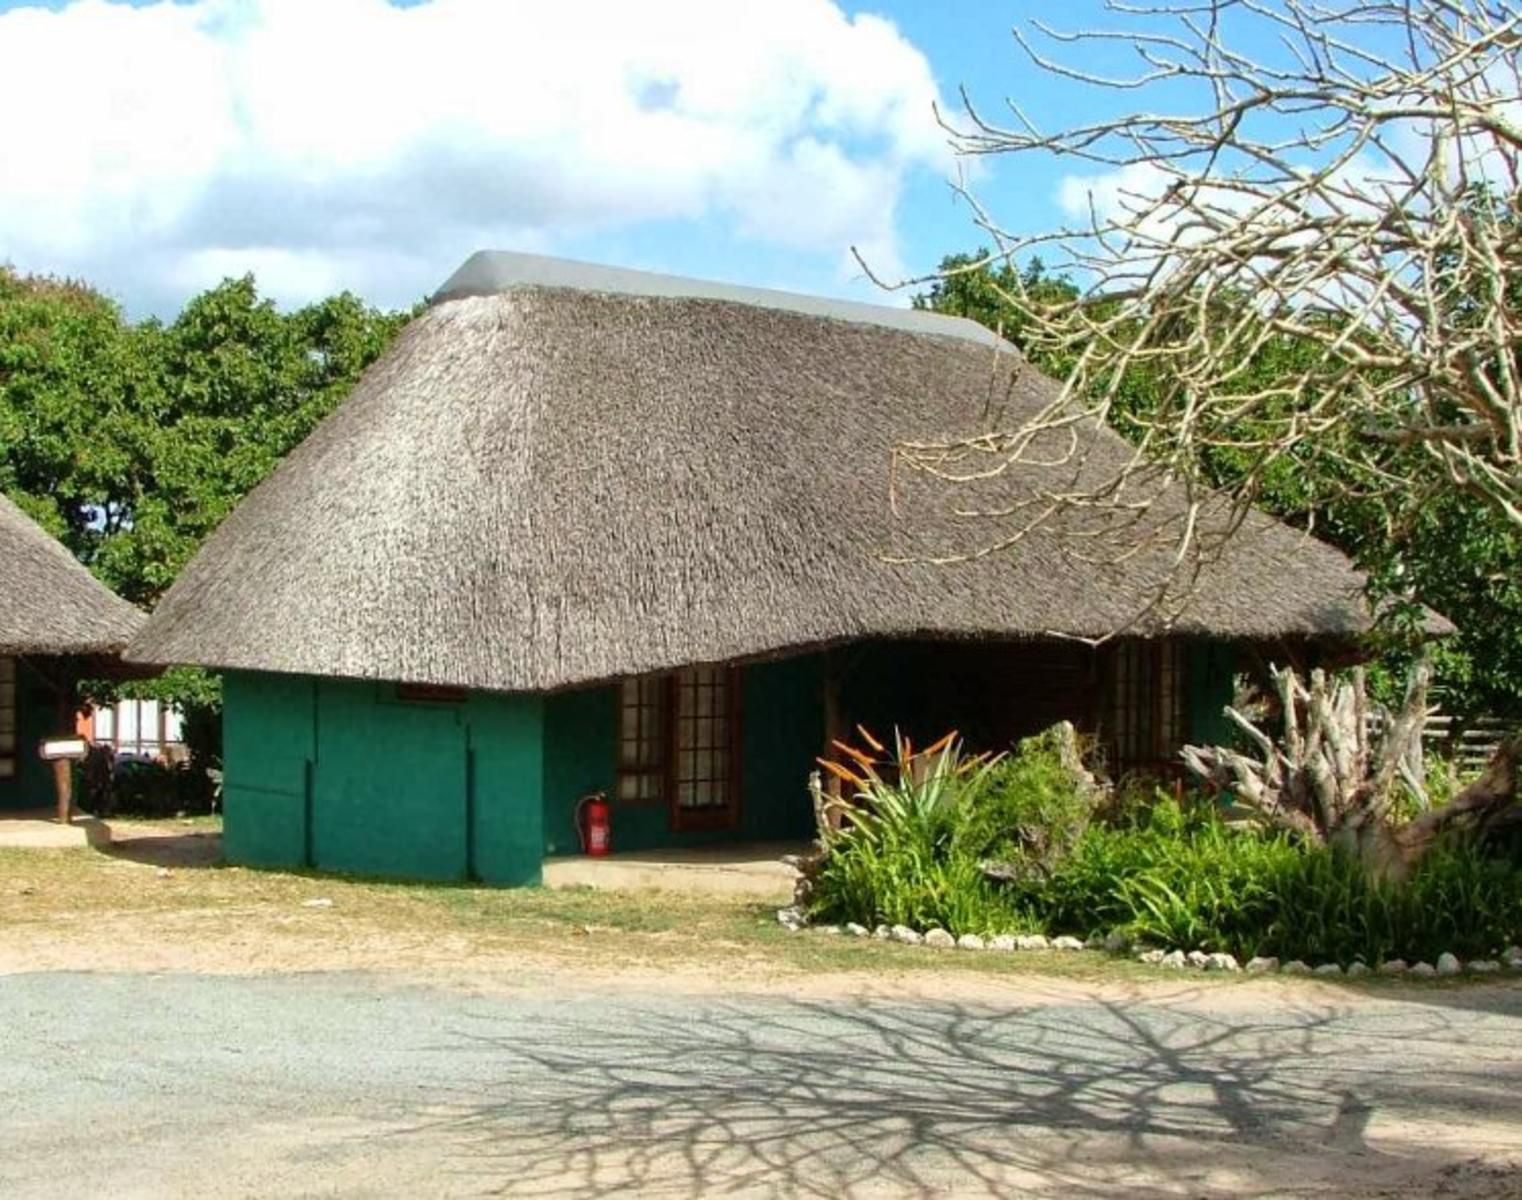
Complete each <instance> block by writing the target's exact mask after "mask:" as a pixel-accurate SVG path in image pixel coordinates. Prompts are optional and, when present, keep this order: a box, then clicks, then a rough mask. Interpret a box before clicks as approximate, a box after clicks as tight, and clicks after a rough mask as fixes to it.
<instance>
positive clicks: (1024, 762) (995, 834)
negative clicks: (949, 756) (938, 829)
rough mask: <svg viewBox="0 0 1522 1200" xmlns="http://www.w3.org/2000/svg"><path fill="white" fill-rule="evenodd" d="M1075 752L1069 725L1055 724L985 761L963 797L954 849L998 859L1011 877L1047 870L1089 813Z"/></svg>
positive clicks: (1089, 794) (1089, 795) (1065, 852)
mask: <svg viewBox="0 0 1522 1200" xmlns="http://www.w3.org/2000/svg"><path fill="white" fill-rule="evenodd" d="M1076 753H1077V747H1076V743H1075V740H1074V736H1073V733H1072V727H1071V726H1066V725H1057V726H1053V727H1052V728H1051V729H1048V730H1046V731H1045V732H1044V733H1040V734H1037V735H1036V736H1035V737H1029V738H1025V739H1024V740H1023V741H1021V742H1020V743H1019V744H1018V745H1017V746H1016V747H1015V752H1014V753H1013V754H1011V755H1009V756H1008V757H1006V758H1003V759H1000V760H999V761H997V762H995V763H993V764H992V765H991V766H990V767H989V769H988V771H987V772H986V773H985V775H984V776H983V779H982V781H981V784H980V786H979V788H978V789H977V791H976V793H975V794H970V795H967V796H966V797H965V798H964V800H965V803H964V807H963V809H962V811H961V813H960V814H959V819H958V821H957V826H956V830H955V832H954V834H953V843H954V849H955V850H956V851H958V852H960V853H962V854H964V855H966V856H967V857H969V858H971V859H973V860H975V861H979V862H993V863H998V864H1001V865H1002V866H1003V867H1004V868H1005V871H1004V872H1003V873H1004V874H1007V875H1010V876H1013V877H1016V878H1019V877H1026V876H1031V877H1037V878H1044V877H1046V876H1047V875H1049V874H1050V873H1051V872H1052V870H1053V869H1054V868H1055V867H1056V866H1057V864H1058V863H1060V862H1061V861H1062V860H1064V859H1065V858H1067V857H1068V856H1069V855H1070V854H1071V853H1072V852H1073V850H1074V848H1076V847H1077V845H1078V842H1079V840H1080V839H1081V838H1082V837H1083V832H1084V830H1085V829H1087V828H1088V824H1089V820H1090V818H1091V817H1092V815H1093V812H1094V801H1095V796H1096V789H1095V788H1094V787H1092V786H1090V785H1089V784H1088V782H1087V781H1086V780H1083V779H1081V778H1080V776H1079V771H1081V765H1079V764H1077V763H1076V762H1075V756H1076ZM1075 768H1076V769H1075Z"/></svg>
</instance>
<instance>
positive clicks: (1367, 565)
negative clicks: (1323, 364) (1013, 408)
mask: <svg viewBox="0 0 1522 1200" xmlns="http://www.w3.org/2000/svg"><path fill="white" fill-rule="evenodd" d="M990 259H991V256H990V254H989V252H988V251H987V250H986V249H983V250H978V251H975V252H973V253H971V254H953V255H949V256H947V257H946V258H944V259H942V260H941V265H940V275H939V277H938V278H936V279H935V280H934V282H933V283H932V285H931V287H930V288H929V289H928V290H927V291H925V292H921V293H919V294H918V295H916V296H915V297H914V304H915V307H917V308H923V309H930V310H933V311H936V312H942V313H947V314H950V315H955V316H962V317H967V318H969V319H971V320H975V321H978V322H980V323H981V324H983V325H986V326H987V327H989V328H990V329H995V330H999V331H1001V332H1002V333H1003V335H1004V336H1005V337H1006V338H1007V339H1009V340H1010V341H1011V342H1013V343H1014V344H1015V345H1016V346H1018V347H1020V348H1021V349H1022V350H1023V351H1025V352H1026V353H1027V354H1028V355H1031V356H1032V358H1033V359H1034V361H1035V363H1036V365H1037V366H1039V367H1041V368H1042V369H1043V370H1045V371H1046V372H1047V373H1048V374H1052V375H1056V376H1059V377H1060V376H1062V375H1063V374H1064V373H1065V369H1064V367H1063V364H1061V363H1060V362H1051V361H1048V360H1046V359H1044V358H1042V357H1040V354H1041V351H1040V348H1039V347H1033V346H1031V345H1030V344H1029V338H1028V336H1027V331H1028V326H1029V318H1028V317H1026V316H1024V315H1023V314H1022V313H1021V312H1020V311H1019V310H1018V309H1016V308H1015V307H1014V306H1013V304H1012V302H1011V299H1010V298H1011V297H1013V296H1015V295H1016V294H1017V293H1018V294H1019V295H1020V296H1022V297H1029V298H1038V297H1039V300H1038V301H1037V302H1038V303H1042V304H1050V303H1059V302H1064V301H1066V300H1068V299H1070V298H1071V297H1072V296H1073V295H1076V292H1077V289H1076V287H1075V286H1074V285H1073V284H1072V283H1071V282H1070V281H1069V280H1066V279H1057V278H1053V277H1052V276H1050V275H1049V274H1047V273H1046V272H1045V270H1044V268H1042V267H1041V264H1040V261H1039V260H1035V261H1033V262H1032V263H1031V264H1030V265H1029V266H1027V267H1026V268H1025V269H1024V271H1023V272H1022V274H1023V276H1024V278H1022V279H1016V278H1015V271H1014V268H1013V267H1012V266H1011V265H1010V264H1008V263H994V262H991V261H990ZM1027 302H1029V301H1027ZM1315 353H1316V347H1315V346H1314V344H1311V343H1308V342H1306V341H1304V340H1303V339H1293V338H1288V337H1284V338H1280V339H1277V340H1276V341H1273V342H1270V343H1266V344H1265V345H1264V346H1263V347H1262V348H1261V349H1260V350H1259V352H1258V353H1257V354H1256V355H1255V356H1254V357H1253V358H1252V360H1251V361H1250V362H1248V363H1246V364H1244V366H1243V369H1242V371H1241V374H1240V377H1239V378H1240V379H1241V380H1242V383H1243V386H1245V387H1247V388H1249V389H1258V388H1262V387H1270V386H1273V384H1274V383H1275V382H1276V381H1278V380H1280V379H1282V378H1284V377H1285V376H1287V375H1293V374H1295V373H1296V372H1298V371H1300V370H1301V369H1303V364H1304V363H1305V362H1306V361H1307V360H1308V359H1310V358H1311V357H1313V356H1314V355H1315ZM1154 395H1155V389H1154V388H1153V384H1152V379H1151V372H1150V371H1143V370H1141V369H1140V368H1133V369H1132V370H1131V371H1130V372H1129V373H1128V374H1127V377H1126V379H1125V380H1124V381H1123V382H1122V385H1121V387H1120V388H1119V390H1118V391H1117V393H1116V398H1115V403H1114V405H1113V407H1112V410H1111V421H1112V423H1113V424H1114V426H1115V427H1116V428H1117V429H1118V431H1119V432H1121V433H1122V434H1123V435H1127V436H1135V435H1136V433H1137V430H1138V423H1135V422H1132V421H1130V420H1129V419H1128V417H1129V415H1130V414H1133V413H1142V414H1149V413H1150V412H1151V409H1152V404H1153V396H1154ZM1237 440H1238V441H1240V442H1243V443H1249V444H1250V443H1251V442H1252V441H1253V436H1252V430H1251V428H1248V429H1246V430H1245V431H1244V432H1243V434H1242V436H1241V437H1240V438H1239V439H1237ZM1311 451H1312V448H1309V447H1302V448H1301V449H1300V450H1299V451H1298V452H1297V453H1295V454H1293V455H1285V456H1283V457H1282V458H1280V459H1278V460H1276V461H1275V462H1274V463H1273V464H1271V465H1269V466H1268V467H1267V468H1266V469H1264V470H1263V471H1262V473H1261V476H1260V478H1259V479H1258V481H1257V485H1256V493H1255V496H1254V502H1255V503H1256V504H1257V505H1258V507H1260V508H1263V509H1264V510H1266V511H1268V512H1271V513H1273V514H1274V515H1275V516H1277V517H1279V518H1280V519H1282V520H1284V521H1287V522H1289V523H1290V524H1293V525H1296V526H1298V527H1301V528H1307V527H1311V526H1314V528H1315V529H1316V532H1317V533H1318V534H1319V535H1320V536H1321V537H1322V538H1324V539H1325V540H1327V541H1329V542H1331V543H1332V544H1333V545H1335V546H1337V547H1338V548H1339V549H1341V550H1343V551H1344V552H1345V553H1347V554H1348V555H1349V556H1350V557H1351V558H1353V560H1354V561H1355V562H1357V564H1358V565H1359V566H1360V567H1361V568H1363V569H1364V570H1365V571H1366V572H1367V573H1368V574H1369V579H1370V593H1371V597H1370V598H1371V600H1372V601H1373V602H1375V603H1376V604H1377V605H1378V607H1379V608H1380V611H1381V612H1382V613H1383V614H1384V615H1385V618H1386V622H1385V623H1386V624H1387V625H1389V626H1391V627H1392V628H1391V629H1390V630H1389V631H1388V632H1389V633H1390V634H1392V635H1394V636H1388V637H1387V636H1383V635H1382V636H1380V637H1378V638H1377V639H1375V646H1376V647H1377V648H1379V649H1381V650H1382V653H1381V654H1380V655H1379V656H1378V658H1377V660H1376V664H1375V667H1374V669H1373V670H1372V671H1371V673H1370V678H1369V686H1370V690H1371V692H1372V693H1373V695H1374V696H1376V697H1377V698H1378V699H1380V700H1382V701H1384V702H1387V703H1390V704H1395V703H1398V702H1399V701H1400V699H1401V692H1402V687H1403V680H1404V678H1405V675H1406V670H1407V668H1408V666H1409V665H1410V639H1409V638H1408V637H1405V636H1400V634H1401V632H1402V631H1401V628H1400V627H1401V625H1402V623H1403V622H1405V621H1407V620H1408V619H1409V618H1410V617H1412V616H1413V615H1415V614H1414V613H1413V611H1412V608H1413V606H1416V605H1425V606H1428V607H1430V608H1431V609H1433V610H1435V611H1437V612H1440V613H1443V614H1444V615H1445V616H1447V617H1449V618H1450V619H1452V620H1453V622H1454V623H1455V625H1457V627H1458V632H1457V634H1455V635H1454V636H1453V637H1451V638H1446V639H1444V640H1443V641H1442V642H1441V643H1440V644H1438V645H1436V646H1433V647H1430V648H1429V650H1428V653H1429V654H1430V656H1431V658H1432V660H1433V687H1434V691H1435V692H1436V693H1438V694H1439V695H1440V697H1441V703H1442V705H1443V707H1444V709H1446V710H1447V711H1450V712H1453V713H1456V714H1458V715H1460V716H1468V715H1473V714H1478V713H1495V714H1503V715H1506V714H1515V715H1519V716H1522V533H1519V532H1518V531H1517V530H1515V529H1514V528H1512V527H1511V526H1510V524H1509V523H1508V522H1507V521H1505V520H1504V518H1502V517H1501V516H1500V514H1498V513H1496V512H1494V511H1493V510H1492V509H1491V508H1490V507H1489V506H1487V505H1485V504H1484V503H1482V502H1481V501H1479V500H1477V499H1476V498H1474V497H1472V496H1468V495H1464V494H1461V493H1451V494H1446V495H1442V496H1439V497H1436V498H1434V499H1433V500H1432V501H1431V502H1429V503H1427V504H1425V505H1422V506H1421V507H1419V508H1417V509H1414V510H1413V511H1411V512H1410V513H1409V514H1408V515H1407V518H1406V520H1405V522H1404V523H1403V525H1402V526H1401V527H1399V528H1392V527H1391V524H1390V521H1389V519H1388V518H1389V513H1388V512H1387V510H1386V507H1385V506H1384V505H1383V504H1381V503H1376V502H1369V501H1367V500H1364V499H1362V498H1360V497H1358V496H1357V495H1356V494H1355V493H1352V492H1350V491H1346V490H1343V489H1342V488H1341V484H1342V483H1343V482H1344V479H1343V474H1342V466H1341V464H1340V463H1339V462H1338V461H1337V459H1336V457H1335V456H1334V455H1328V454H1322V455H1319V456H1318V455H1316V454H1314V453H1312V452H1311ZM1255 465H1256V458H1255V455H1254V454H1253V453H1252V452H1251V451H1246V452H1244V451H1239V450H1235V449H1230V448H1223V447H1211V448H1209V449H1208V450H1206V451H1205V452H1203V453H1202V457H1201V460H1200V468H1201V470H1202V472H1203V476H1204V479H1205V481H1206V482H1207V483H1208V484H1209V485H1210V486H1211V487H1215V488H1221V489H1224V490H1226V491H1235V490H1237V489H1238V488H1240V487H1241V486H1242V483H1243V476H1244V475H1245V474H1246V473H1248V472H1250V471H1251V470H1253V468H1254V466H1255ZM1321 474H1326V475H1328V476H1329V478H1327V479H1321V478H1319V476H1320V475H1321ZM1392 602H1404V603H1392Z"/></svg>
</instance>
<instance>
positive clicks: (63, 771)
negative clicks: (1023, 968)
mask: <svg viewBox="0 0 1522 1200" xmlns="http://www.w3.org/2000/svg"><path fill="white" fill-rule="evenodd" d="M53 790H54V791H55V792H57V793H58V823H59V824H60V825H68V824H69V823H70V822H72V821H73V819H74V764H73V762H72V761H71V760H69V759H67V758H55V759H54V760H53Z"/></svg>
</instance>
